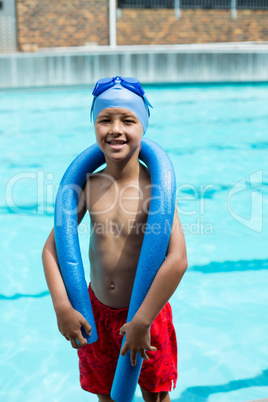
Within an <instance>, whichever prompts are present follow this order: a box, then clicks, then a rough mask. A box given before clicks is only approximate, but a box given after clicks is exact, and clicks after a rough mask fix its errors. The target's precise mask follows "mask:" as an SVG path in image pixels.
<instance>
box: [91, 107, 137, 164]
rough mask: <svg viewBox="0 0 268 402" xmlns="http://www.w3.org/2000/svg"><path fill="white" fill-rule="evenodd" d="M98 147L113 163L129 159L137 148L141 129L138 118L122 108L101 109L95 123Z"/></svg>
mask: <svg viewBox="0 0 268 402" xmlns="http://www.w3.org/2000/svg"><path fill="white" fill-rule="evenodd" d="M95 133H96V140H97V143H98V146H99V147H100V149H101V150H102V152H103V153H104V155H105V156H106V157H108V158H110V159H112V160H114V161H120V160H124V159H128V158H130V157H131V156H132V155H133V154H134V152H135V151H137V149H138V148H139V146H140V144H141V140H142V137H143V127H142V124H141V122H140V120H139V119H138V117H137V116H136V115H135V114H134V113H132V112H130V111H129V110H127V109H124V108H107V109H103V110H102V111H101V112H100V113H99V114H98V116H97V119H96V121H95Z"/></svg>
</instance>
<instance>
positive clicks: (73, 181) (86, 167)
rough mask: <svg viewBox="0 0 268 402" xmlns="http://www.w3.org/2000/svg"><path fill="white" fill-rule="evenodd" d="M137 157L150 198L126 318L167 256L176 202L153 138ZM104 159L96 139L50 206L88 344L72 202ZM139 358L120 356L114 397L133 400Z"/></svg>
mask: <svg viewBox="0 0 268 402" xmlns="http://www.w3.org/2000/svg"><path fill="white" fill-rule="evenodd" d="M139 158H140V159H141V160H142V161H144V162H145V163H146V165H147V166H148V168H149V171H150V175H151V202H150V209H149V214H148V220H147V225H146V232H145V235H144V239H143V243H142V248H141V252H140V258H139V262H138V267H137V271H136V276H135V281H134V286H133V291H132V295H131V301H130V306H129V312H128V317H127V322H129V321H131V320H132V318H133V317H134V315H135V314H136V312H137V310H138V309H139V307H140V305H141V304H142V302H143V300H144V298H145V297H146V295H147V293H148V290H149V288H150V286H151V284H152V282H153V279H154V277H155V275H156V273H157V271H158V269H159V268H160V266H161V265H162V263H163V261H164V259H165V257H166V253H167V248H168V243H169V238H170V232H171V228H172V223H173V217H174V210H175V201H176V184H175V183H176V181H175V173H174V169H173V166H172V164H171V161H170V159H169V157H168V156H167V154H166V153H165V151H164V150H163V149H162V148H161V147H160V146H159V145H157V144H156V143H155V142H153V141H152V140H148V139H145V138H144V139H143V140H142V147H141V151H140V155H139ZM104 162H105V160H104V156H103V153H102V152H101V151H100V149H99V148H98V146H97V144H95V145H93V146H92V147H89V148H87V149H86V150H85V151H84V152H82V153H81V154H80V155H78V157H77V158H76V159H75V160H74V161H73V162H72V163H71V165H70V166H69V168H68V169H67V171H66V172H65V174H64V176H63V178H62V181H61V183H60V187H59V191H58V194H57V198H56V205H55V224H54V231H55V241H56V248H57V255H58V261H59V266H60V270H61V274H62V277H63V281H64V283H65V287H66V290H67V294H68V297H69V299H70V302H71V304H72V306H73V307H74V308H75V309H76V310H78V311H79V312H80V313H81V314H82V315H83V316H84V317H85V318H86V320H87V321H88V322H89V324H90V325H91V327H92V332H91V336H90V337H89V336H88V335H87V334H86V333H85V331H84V329H83V328H82V332H83V336H84V337H85V338H86V339H87V340H88V343H93V342H95V341H96V340H97V338H98V336H97V331H96V327H95V322H94V316H93V312H92V308H91V303H90V299H89V295H88V289H87V284H86V280H85V275H84V268H83V263H82V257H81V251H80V246H79V239H78V231H77V204H78V200H79V195H80V192H81V188H82V187H83V185H84V184H85V182H86V178H87V175H88V174H89V173H91V172H93V171H94V170H96V169H97V168H98V167H99V166H100V165H102V164H103V163H104ZM124 339H125V338H124ZM123 343H124V340H123ZM123 343H122V344H123ZM142 362H143V359H142V358H141V356H140V355H139V354H138V355H137V364H136V366H131V363H130V352H128V353H127V355H126V356H121V355H119V360H118V363H117V368H116V373H115V377H114V381H113V386H112V391H111V397H112V399H113V400H114V401H116V402H131V401H132V400H133V398H134V394H135V389H136V386H137V382H138V379H139V375H140V370H141V366H142Z"/></svg>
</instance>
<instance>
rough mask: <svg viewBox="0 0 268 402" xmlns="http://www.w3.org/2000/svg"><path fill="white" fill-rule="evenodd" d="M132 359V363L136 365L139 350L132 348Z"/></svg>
mask: <svg viewBox="0 0 268 402" xmlns="http://www.w3.org/2000/svg"><path fill="white" fill-rule="evenodd" d="M130 360H131V365H132V366H136V361H137V351H135V350H132V351H131V357H130Z"/></svg>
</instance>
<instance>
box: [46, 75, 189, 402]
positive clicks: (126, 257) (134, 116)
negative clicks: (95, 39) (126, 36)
mask: <svg viewBox="0 0 268 402" xmlns="http://www.w3.org/2000/svg"><path fill="white" fill-rule="evenodd" d="M93 95H94V99H93V103H92V108H91V113H92V115H93V120H94V126H95V134H96V140H97V143H98V146H99V148H100V149H101V150H102V152H103V153H104V155H105V160H106V167H105V168H104V169H103V170H102V171H101V172H98V173H96V174H92V175H90V177H89V179H88V180H87V182H86V184H85V186H84V188H83V190H82V193H81V196H80V199H79V204H78V223H80V222H81V220H82V218H83V216H84V215H85V213H86V211H87V210H88V211H89V214H90V219H91V225H92V230H91V236H90V246H89V258H90V266H91V272H90V276H91V283H90V285H89V294H90V299H91V303H92V308H93V312H94V317H95V322H96V327H97V332H98V336H99V339H98V341H97V342H95V343H93V344H90V345H88V344H87V341H86V339H85V338H84V337H83V336H82V333H81V326H83V327H84V328H85V330H86V332H87V334H90V331H91V327H90V325H89V324H88V322H87V321H86V320H85V319H84V317H83V316H82V315H81V314H80V313H79V312H78V311H76V310H74V309H73V308H72V306H71V305H70V302H69V300H68V296H67V293H66V290H65V287H64V283H63V280H62V277H61V274H60V271H59V267H58V264H57V253H56V248H55V240H54V232H53V230H52V232H51V233H50V235H49V237H48V239H47V242H46V244H45V246H44V250H43V255H42V257H43V265H44V271H45V275H46V280H47V283H48V287H49V290H50V293H51V296H52V301H53V305H54V309H55V312H56V315H57V321H58V327H59V330H60V332H61V333H62V335H63V336H64V337H65V338H66V339H67V340H68V341H70V342H71V345H72V347H73V348H75V349H78V355H79V367H80V381H81V386H82V388H83V389H85V390H87V391H89V392H92V393H95V394H97V395H98V398H99V401H112V399H111V397H110V391H111V386H112V382H113V377H114V373H115V369H116V364H117V358H118V355H119V353H120V346H121V342H122V337H123V334H124V333H125V335H126V341H125V344H124V346H123V348H122V350H121V354H122V355H125V354H126V353H127V351H128V350H130V355H131V364H132V365H135V364H136V355H137V353H140V355H141V356H142V357H143V358H144V362H143V366H142V370H141V374H140V378H139V384H140V386H141V390H142V394H143V398H144V400H145V401H157V402H159V401H163V402H167V401H170V397H169V394H168V392H169V391H170V390H171V388H172V382H173V384H174V386H175V385H176V380H177V345H176V336H175V331H174V327H173V323H172V312H171V307H170V304H169V303H168V300H169V298H170V297H171V295H172V294H173V292H174V291H175V290H176V288H177V286H178V284H179V283H180V281H181V278H182V276H183V274H184V272H185V270H186V268H187V257H186V247H185V241H184V235H183V231H182V229H181V225H180V221H179V218H178V214H177V209H176V210H175V214H174V221H173V227H172V231H171V236H170V241H169V246H168V251H167V256H166V259H165V261H164V262H163V264H162V266H161V267H160V269H159V271H158V273H157V274H156V276H155V279H154V281H153V283H152V285H151V287H150V290H149V292H148V294H147V296H146V298H145V300H144V302H143V303H142V305H141V307H140V308H139V310H138V311H137V313H136V314H135V316H134V318H133V320H132V321H131V322H129V323H127V324H126V318H127V312H128V306H129V302H130V298H131V292H132V287H133V283H134V278H135V273H136V268H137V264H138V260H139V253H140V250H141V245H142V240H143V235H144V227H145V225H146V221H147V216H148V210H149V204H150V184H151V183H150V174H149V171H148V169H147V168H146V167H145V166H144V165H142V164H141V163H140V162H139V159H138V156H139V150H140V147H141V140H142V137H143V135H144V133H145V131H146V129H147V125H148V118H149V115H150V114H149V107H148V106H149V105H150V104H149V102H148V100H147V99H146V97H145V95H144V91H143V89H142V87H141V85H140V83H139V82H138V81H137V80H135V79H130V78H128V79H127V78H126V79H123V78H121V77H115V78H113V79H102V80H99V81H98V82H97V84H96V86H95V89H94V91H93ZM107 223H109V225H107ZM104 229H105V230H104ZM76 340H77V341H78V343H79V344H77V342H76Z"/></svg>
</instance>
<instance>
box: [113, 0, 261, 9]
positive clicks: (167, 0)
mask: <svg viewBox="0 0 268 402" xmlns="http://www.w3.org/2000/svg"><path fill="white" fill-rule="evenodd" d="M178 4H179V8H181V9H187V8H188V9H195V8H201V9H227V10H228V9H232V8H236V9H238V10H239V9H240V10H241V9H249V10H268V0H118V8H174V7H177V5H178Z"/></svg>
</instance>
